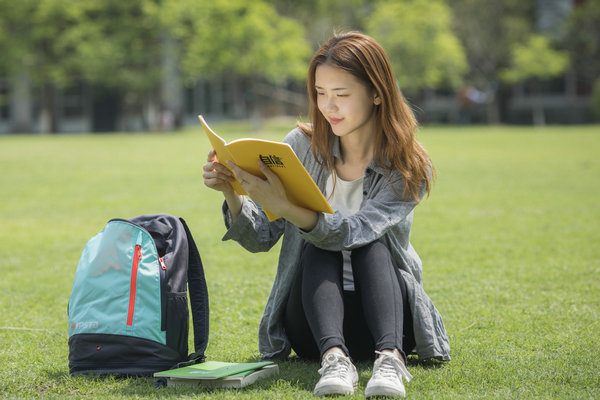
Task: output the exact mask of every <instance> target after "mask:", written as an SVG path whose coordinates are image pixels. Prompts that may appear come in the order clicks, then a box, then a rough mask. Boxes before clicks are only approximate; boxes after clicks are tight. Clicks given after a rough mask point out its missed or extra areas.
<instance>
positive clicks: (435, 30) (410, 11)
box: [367, 0, 467, 93]
mask: <svg viewBox="0 0 600 400" xmlns="http://www.w3.org/2000/svg"><path fill="white" fill-rule="evenodd" d="M450 23H451V11H450V9H449V8H448V7H447V5H446V3H445V2H444V1H443V0H409V1H403V2H394V1H385V2H381V3H378V4H377V5H376V6H375V9H374V12H373V14H372V15H371V16H370V17H369V18H368V21H367V32H368V33H369V34H370V35H371V36H373V37H374V38H375V39H377V40H378V41H379V42H380V43H381V45H382V46H383V47H384V48H385V50H386V52H387V53H388V55H389V57H390V60H391V62H392V64H393V66H394V71H395V73H396V77H397V78H398V81H399V84H400V86H401V87H402V89H403V90H405V91H408V92H413V93H414V92H416V91H418V90H420V89H424V88H436V87H441V86H447V87H457V86H459V85H460V83H461V82H462V75H463V74H464V72H465V71H466V69H467V63H466V58H465V55H464V51H463V48H462V45H461V44H460V42H459V41H458V39H457V37H456V36H455V35H454V33H453V32H452V30H451V26H450Z"/></svg>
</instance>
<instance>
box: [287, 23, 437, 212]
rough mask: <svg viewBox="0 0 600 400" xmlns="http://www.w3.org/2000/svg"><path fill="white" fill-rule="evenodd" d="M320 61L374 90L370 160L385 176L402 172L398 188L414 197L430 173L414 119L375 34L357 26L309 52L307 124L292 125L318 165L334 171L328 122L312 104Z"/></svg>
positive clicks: (430, 177) (428, 189) (428, 188)
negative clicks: (308, 142) (305, 137)
mask: <svg viewBox="0 0 600 400" xmlns="http://www.w3.org/2000/svg"><path fill="white" fill-rule="evenodd" d="M322 64H329V65H331V66H334V67H338V68H341V69H343V70H344V71H347V72H349V73H351V74H352V75H354V76H355V77H357V78H358V79H359V80H361V81H362V82H364V83H365V84H366V85H367V87H369V88H371V89H372V90H374V92H375V94H376V95H377V96H379V98H380V99H381V104H379V105H378V106H376V116H375V119H376V130H377V131H376V133H375V152H374V160H375V162H377V163H378V164H379V165H380V166H382V167H383V168H385V169H386V170H387V171H388V172H389V174H388V175H389V176H391V172H392V171H394V170H396V171H398V172H399V173H400V174H401V175H402V176H403V178H404V188H403V190H404V193H405V194H409V195H410V196H411V197H412V198H413V199H415V200H416V201H419V192H420V188H421V185H422V182H423V181H425V184H426V190H427V193H429V191H430V189H431V181H432V179H433V176H434V169H433V165H432V164H431V161H430V159H429V157H428V156H427V153H426V151H425V149H424V148H423V146H422V145H421V144H420V143H419V142H418V141H417V139H416V130H417V126H418V124H417V120H416V118H415V116H414V114H413V112H412V110H411V109H410V107H409V106H408V104H407V103H406V101H405V99H404V97H403V96H402V94H401V93H400V90H399V88H398V85H397V84H396V80H395V78H394V73H393V71H392V66H391V63H390V61H389V59H388V57H387V55H386V54H385V51H384V50H383V48H382V47H381V46H380V45H379V43H377V42H376V41H375V39H373V38H371V37H369V36H367V35H364V34H362V33H359V32H348V33H342V34H335V35H334V36H332V37H331V38H330V39H329V40H328V41H327V42H325V43H324V44H323V45H322V46H321V48H320V49H319V50H317V52H316V53H315V55H314V56H313V59H312V61H311V63H310V67H309V69H308V79H307V88H308V96H309V98H310V119H311V122H312V126H311V125H309V124H303V123H299V124H298V126H300V128H302V130H303V131H304V132H305V133H306V134H307V135H308V136H309V137H311V143H312V152H313V154H314V156H315V158H316V159H317V160H318V161H319V162H320V163H321V165H323V167H325V168H327V169H329V170H330V171H334V159H333V154H332V153H331V145H332V141H333V138H334V135H333V133H332V132H331V127H330V125H329V123H328V122H327V120H326V119H325V117H324V116H323V115H322V114H321V112H320V111H319V108H318V106H317V93H316V89H315V72H316V70H317V67H318V66H319V65H322Z"/></svg>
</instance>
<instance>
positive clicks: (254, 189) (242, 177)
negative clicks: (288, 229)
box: [227, 160, 318, 231]
mask: <svg viewBox="0 0 600 400" xmlns="http://www.w3.org/2000/svg"><path fill="white" fill-rule="evenodd" d="M227 164H228V165H229V167H230V168H231V169H232V171H233V174H234V176H235V178H236V179H237V181H238V182H239V183H240V185H242V188H244V190H245V191H246V193H248V196H250V198H251V199H252V200H254V201H255V202H256V203H257V204H259V205H260V206H261V207H262V208H263V209H265V210H269V211H270V212H272V213H273V214H275V215H278V216H280V217H282V218H285V219H286V220H288V221H289V222H291V223H292V224H294V225H296V226H297V227H299V228H301V229H304V230H305V231H310V230H311V229H313V228H314V227H315V225H316V224H317V220H318V214H317V213H316V212H315V211H312V210H309V209H307V208H303V207H299V206H296V205H294V204H292V203H290V201H289V200H288V198H287V196H286V194H285V189H284V188H283V184H282V183H281V180H279V177H277V175H275V173H274V172H273V171H271V170H270V169H269V167H267V166H266V165H265V164H264V163H263V162H262V161H260V160H259V161H258V168H259V169H260V171H261V172H262V173H263V175H264V176H265V179H262V178H260V177H258V176H254V175H252V174H251V173H249V172H246V171H244V170H243V169H241V168H240V167H238V166H237V165H236V164H235V163H233V162H231V161H228V162H227Z"/></svg>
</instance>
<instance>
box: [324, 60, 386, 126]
mask: <svg viewBox="0 0 600 400" xmlns="http://www.w3.org/2000/svg"><path fill="white" fill-rule="evenodd" d="M315 90H316V93H317V106H318V107H319V111H321V113H322V114H323V116H324V117H325V119H327V121H329V124H331V129H332V131H333V133H334V134H335V135H337V136H340V137H344V136H348V135H355V134H368V135H371V134H373V133H374V132H375V112H374V111H375V106H376V105H378V104H380V103H381V100H380V99H379V97H377V96H376V95H375V93H374V92H373V91H372V90H371V89H370V88H369V87H367V85H365V84H364V83H363V82H361V81H360V80H359V79H358V78H356V77H355V76H354V75H352V74H351V73H349V72H346V71H344V70H343V69H341V68H338V67H335V66H332V65H329V64H321V65H319V66H318V67H317V69H316V71H315Z"/></svg>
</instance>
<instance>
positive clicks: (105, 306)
mask: <svg viewBox="0 0 600 400" xmlns="http://www.w3.org/2000/svg"><path fill="white" fill-rule="evenodd" d="M161 310H162V307H161V266H160V263H159V258H158V253H157V250H156V245H155V243H154V240H153V239H152V236H151V235H150V234H149V233H148V232H147V231H146V230H144V229H142V228H140V227H138V226H136V225H134V224H131V223H128V222H127V221H121V220H113V221H110V222H109V223H108V224H107V225H106V227H105V228H104V229H103V230H102V231H101V232H99V233H98V234H97V235H96V236H94V237H93V238H92V239H90V240H89V242H88V243H87V244H86V246H85V248H84V250H83V253H82V255H81V258H80V260H79V264H78V265H77V271H76V273H75V280H74V283H73V290H72V292H71V296H70V298H69V337H71V336H73V335H76V334H82V333H93V334H98V333H106V334H113V335H126V336H135V337H140V338H144V339H149V340H153V341H156V342H158V343H161V344H165V343H166V332H165V331H162V330H161V318H162V315H161Z"/></svg>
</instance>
